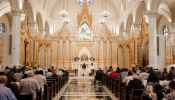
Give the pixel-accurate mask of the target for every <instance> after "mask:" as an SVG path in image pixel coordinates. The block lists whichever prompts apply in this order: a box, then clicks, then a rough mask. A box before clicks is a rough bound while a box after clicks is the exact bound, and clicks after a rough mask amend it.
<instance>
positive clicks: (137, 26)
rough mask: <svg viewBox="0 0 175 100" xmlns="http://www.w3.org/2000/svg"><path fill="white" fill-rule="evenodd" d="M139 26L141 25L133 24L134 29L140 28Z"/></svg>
mask: <svg viewBox="0 0 175 100" xmlns="http://www.w3.org/2000/svg"><path fill="white" fill-rule="evenodd" d="M140 25H141V24H137V23H134V24H133V26H134V28H140Z"/></svg>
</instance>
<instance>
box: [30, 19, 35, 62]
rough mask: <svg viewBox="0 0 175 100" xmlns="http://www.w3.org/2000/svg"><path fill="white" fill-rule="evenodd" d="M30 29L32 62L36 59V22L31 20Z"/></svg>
mask: <svg viewBox="0 0 175 100" xmlns="http://www.w3.org/2000/svg"><path fill="white" fill-rule="evenodd" d="M29 30H30V34H31V35H32V37H33V38H32V51H31V52H32V62H34V61H35V31H36V22H35V21H33V22H29Z"/></svg>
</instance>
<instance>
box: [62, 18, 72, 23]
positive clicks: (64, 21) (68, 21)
mask: <svg viewBox="0 0 175 100" xmlns="http://www.w3.org/2000/svg"><path fill="white" fill-rule="evenodd" d="M70 22H71V20H70V19H69V18H66V19H64V20H63V23H65V24H69V23H70Z"/></svg>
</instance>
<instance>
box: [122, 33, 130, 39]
mask: <svg viewBox="0 0 175 100" xmlns="http://www.w3.org/2000/svg"><path fill="white" fill-rule="evenodd" d="M123 34H124V40H128V39H129V32H128V31H124V32H123Z"/></svg>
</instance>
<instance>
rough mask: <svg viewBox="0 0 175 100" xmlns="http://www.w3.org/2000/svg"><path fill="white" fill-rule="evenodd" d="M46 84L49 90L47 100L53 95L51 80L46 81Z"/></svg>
mask: <svg viewBox="0 0 175 100" xmlns="http://www.w3.org/2000/svg"><path fill="white" fill-rule="evenodd" d="M47 85H48V90H49V100H51V99H52V98H53V95H54V84H53V83H52V81H47Z"/></svg>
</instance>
